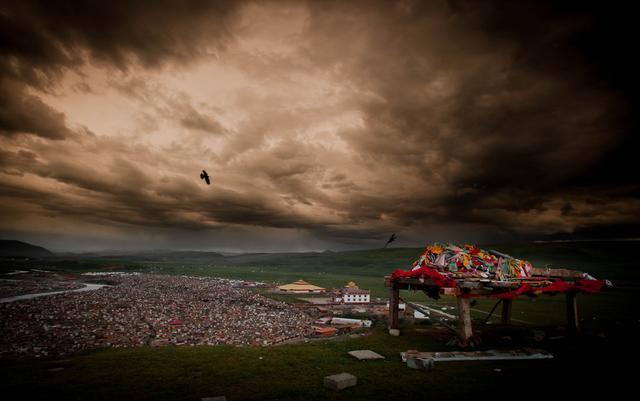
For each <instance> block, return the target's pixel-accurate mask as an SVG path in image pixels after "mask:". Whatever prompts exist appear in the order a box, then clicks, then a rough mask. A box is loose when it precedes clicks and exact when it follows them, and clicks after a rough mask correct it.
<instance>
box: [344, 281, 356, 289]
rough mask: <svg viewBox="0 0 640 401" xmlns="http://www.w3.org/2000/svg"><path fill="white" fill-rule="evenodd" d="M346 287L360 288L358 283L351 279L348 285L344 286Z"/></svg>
mask: <svg viewBox="0 0 640 401" xmlns="http://www.w3.org/2000/svg"><path fill="white" fill-rule="evenodd" d="M344 287H345V288H358V285H357V284H356V283H354V282H353V281H349V282H348V283H347V285H345V286H344Z"/></svg>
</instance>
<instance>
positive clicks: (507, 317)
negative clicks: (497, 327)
mask: <svg viewBox="0 0 640 401" xmlns="http://www.w3.org/2000/svg"><path fill="white" fill-rule="evenodd" d="M512 309H513V300H511V299H504V300H503V301H502V324H511V310H512Z"/></svg>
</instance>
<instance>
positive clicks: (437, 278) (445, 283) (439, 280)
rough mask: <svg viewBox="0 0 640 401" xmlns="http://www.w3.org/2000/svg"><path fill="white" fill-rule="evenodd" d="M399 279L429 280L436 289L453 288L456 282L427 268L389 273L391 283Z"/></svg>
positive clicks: (421, 267) (398, 270)
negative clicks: (420, 278)
mask: <svg viewBox="0 0 640 401" xmlns="http://www.w3.org/2000/svg"><path fill="white" fill-rule="evenodd" d="M399 277H411V278H419V277H424V278H429V279H431V281H433V283H434V284H435V285H437V286H438V287H447V288H455V286H456V280H453V279H450V278H447V277H445V276H444V275H442V274H440V273H439V272H438V271H436V270H435V269H432V268H430V267H427V266H420V267H419V268H417V269H415V270H402V269H396V270H394V271H393V273H391V282H393V281H395V280H396V279H397V278H399Z"/></svg>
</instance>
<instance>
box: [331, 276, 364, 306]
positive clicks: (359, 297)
mask: <svg viewBox="0 0 640 401" xmlns="http://www.w3.org/2000/svg"><path fill="white" fill-rule="evenodd" d="M332 298H333V302H335V303H340V304H342V303H344V304H368V303H369V302H371V295H370V294H369V291H368V290H362V289H360V288H359V287H358V286H357V285H356V283H354V282H353V281H350V282H349V283H347V285H345V286H344V288H340V289H338V290H335V291H334V292H333V297H332Z"/></svg>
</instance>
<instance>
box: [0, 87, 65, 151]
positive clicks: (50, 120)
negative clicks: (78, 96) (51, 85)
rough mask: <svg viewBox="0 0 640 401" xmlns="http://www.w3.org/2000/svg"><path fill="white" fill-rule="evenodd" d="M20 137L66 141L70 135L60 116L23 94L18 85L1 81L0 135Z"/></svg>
mask: <svg viewBox="0 0 640 401" xmlns="http://www.w3.org/2000/svg"><path fill="white" fill-rule="evenodd" d="M20 133H27V134H33V135H37V136H40V137H42V138H47V139H65V138H66V137H69V136H71V135H73V132H72V131H71V130H70V129H69V128H67V126H66V122H65V115H64V114H63V113H60V112H58V111H56V110H54V109H53V108H51V107H50V106H48V105H47V104H46V103H44V102H43V101H42V100H40V98H38V97H37V96H33V95H30V94H28V93H26V91H24V90H23V86H22V85H21V84H20V83H16V82H12V81H9V80H5V79H0V135H16V134H20Z"/></svg>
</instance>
